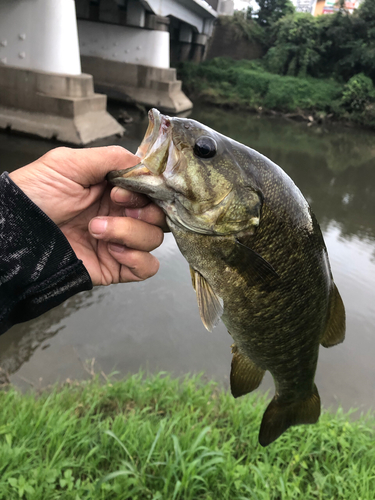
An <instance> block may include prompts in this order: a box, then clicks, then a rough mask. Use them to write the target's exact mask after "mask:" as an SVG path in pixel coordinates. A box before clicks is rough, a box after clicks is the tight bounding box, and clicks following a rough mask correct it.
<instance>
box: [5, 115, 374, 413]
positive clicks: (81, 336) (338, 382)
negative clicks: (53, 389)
mask: <svg viewBox="0 0 375 500" xmlns="http://www.w3.org/2000/svg"><path fill="white" fill-rule="evenodd" d="M192 117H194V118H196V119H198V120H199V121H202V122H203V123H206V124H207V125H209V126H211V127H213V128H215V129H217V130H218V131H220V132H222V133H224V134H226V135H229V136H231V137H233V138H234V139H236V140H238V141H240V142H243V143H245V144H247V145H249V146H251V147H253V148H255V149H257V150H258V151H260V152H262V153H263V154H265V155H266V156H268V157H270V158H271V159H272V160H273V161H275V162H276V163H278V164H279V165H281V166H282V167H283V168H284V169H285V170H286V171H287V172H288V174H289V175H290V176H291V177H292V178H293V179H294V181H295V182H296V184H297V185H298V186H299V187H300V189H301V190H302V192H303V193H304V195H305V196H306V198H307V199H308V201H309V202H310V204H311V206H312V208H313V211H314V212H315V214H316V216H317V218H318V220H319V221H320V224H321V227H322V230H323V233H324V237H325V241H326V244H327V247H328V251H329V255H330V261H331V265H332V270H333V274H334V277H335V281H336V283H337V286H338V288H339V290H340V292H341V295H342V297H343V300H344V303H345V306H346V310H347V338H346V340H345V342H344V344H342V345H340V346H336V347H334V348H331V349H324V348H321V352H320V359H319V364H318V370H317V376H316V382H317V385H318V387H319V391H320V394H321V397H322V401H323V404H324V405H325V406H326V407H329V406H337V405H338V404H342V405H343V406H344V407H345V408H348V407H351V406H355V407H358V408H360V409H362V410H366V409H368V408H370V407H374V401H375V363H374V357H375V134H374V133H371V132H366V131H363V130H356V129H344V128H341V127H331V128H325V127H317V126H313V127H310V128H309V127H307V126H306V124H297V123H293V122H288V121H286V120H284V119H275V118H258V117H256V116H252V115H240V114H239V113H237V112H235V113H234V112H229V111H223V110H216V109H208V108H204V107H200V106H197V107H196V110H195V111H194V112H193V115H192ZM146 125H147V119H146V118H144V119H140V118H139V117H138V121H137V122H136V123H133V124H131V125H128V126H127V133H126V135H125V137H123V138H121V139H116V140H112V141H98V142H97V143H96V145H102V144H109V143H110V142H112V143H113V142H115V143H118V144H122V145H123V146H125V147H127V148H128V149H130V150H132V151H135V150H136V148H137V145H138V143H139V141H140V140H141V138H142V136H143V134H144V131H145V129H146ZM55 146H57V144H51V143H49V142H45V141H41V140H35V139H30V138H24V137H16V136H12V135H8V134H0V166H1V168H2V169H3V170H8V171H10V170H12V169H14V168H17V167H19V166H22V165H24V164H26V163H28V162H30V161H32V160H33V159H35V158H37V157H39V156H40V155H42V154H43V153H44V152H45V151H47V150H48V149H50V148H52V147H55ZM155 255H156V256H157V257H158V258H159V260H160V261H161V268H160V271H159V273H158V275H157V276H155V277H154V278H152V279H151V280H148V281H146V282H143V283H137V284H126V285H116V286H111V287H108V288H96V289H95V290H93V291H91V292H87V293H82V294H80V295H77V296H75V297H72V298H71V299H70V300H68V301H67V302H65V303H64V304H62V305H61V306H60V307H57V308H56V309H54V310H52V311H50V312H48V313H47V314H45V315H44V316H42V317H40V318H37V319H35V320H33V321H30V322H28V323H25V324H22V325H17V326H15V327H13V328H12V329H11V330H10V331H9V332H7V333H6V334H5V335H3V336H2V337H0V366H1V368H2V369H3V370H4V372H7V373H9V375H10V379H11V380H12V382H14V383H16V384H18V385H21V386H27V385H28V384H33V385H34V386H36V387H38V386H43V385H46V384H49V383H52V382H55V381H57V380H64V379H66V378H67V377H70V378H74V377H78V378H81V377H85V376H87V373H86V371H85V370H84V368H83V365H84V361H85V360H87V359H92V358H95V360H96V362H95V366H96V367H97V369H98V370H103V371H104V372H105V373H109V372H111V371H112V370H117V371H118V372H120V373H121V374H127V373H132V372H135V371H138V370H139V369H140V368H144V369H147V370H150V371H158V370H168V371H172V372H174V373H175V374H181V373H187V372H202V371H203V372H205V373H206V375H207V377H210V378H215V379H216V380H218V381H220V382H222V383H224V384H225V386H228V377H229V369H230V359H231V354H230V348H229V346H230V344H231V338H230V337H229V335H228V333H227V332H226V329H225V327H224V326H223V325H222V324H221V325H219V326H218V327H217V328H216V329H215V330H214V332H213V333H208V332H207V331H206V330H205V329H204V327H203V325H202V324H201V321H200V318H199V313H198V309H197V305H196V299H195V293H194V291H193V289H192V287H191V283H190V274H189V270H188V265H187V263H186V262H185V260H184V259H183V257H182V256H181V255H180V254H179V251H178V249H177V247H176V245H175V243H174V240H173V237H172V236H171V235H170V234H169V235H166V237H165V241H164V243H163V245H162V247H161V248H159V249H158V250H157V251H156V252H155ZM272 385H273V384H272V380H271V377H270V376H266V378H265V380H264V382H263V383H262V386H261V388H262V389H268V388H271V387H272Z"/></svg>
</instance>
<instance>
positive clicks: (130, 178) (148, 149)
mask: <svg viewBox="0 0 375 500" xmlns="http://www.w3.org/2000/svg"><path fill="white" fill-rule="evenodd" d="M148 118H149V123H148V127H147V130H146V134H145V136H144V138H143V141H142V142H141V144H140V146H139V148H138V150H137V152H136V156H138V157H139V158H140V159H141V162H140V163H139V164H138V165H135V166H134V167H131V168H127V169H123V170H113V171H112V172H109V173H108V175H107V180H108V181H109V182H110V183H111V184H114V185H116V186H121V187H124V188H125V189H127V188H128V189H132V190H134V191H138V192H147V186H146V185H148V186H150V185H151V184H152V185H153V186H155V185H156V184H158V185H160V183H161V182H163V181H162V179H161V177H159V176H161V174H162V173H163V171H164V169H165V166H166V163H167V159H168V149H169V145H170V143H171V140H172V124H171V119H170V118H169V117H168V116H164V115H162V114H161V113H160V112H159V111H158V110H157V109H155V108H153V109H151V110H150V111H149V113H148ZM151 177H153V179H152V180H151ZM156 177H159V179H158V181H156ZM142 184H143V185H142ZM137 187H138V189H137ZM145 189H146V191H145Z"/></svg>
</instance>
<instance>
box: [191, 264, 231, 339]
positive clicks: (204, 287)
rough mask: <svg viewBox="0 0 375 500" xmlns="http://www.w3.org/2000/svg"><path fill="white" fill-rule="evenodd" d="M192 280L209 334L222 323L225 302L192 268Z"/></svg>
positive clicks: (200, 312) (202, 318)
mask: <svg viewBox="0 0 375 500" xmlns="http://www.w3.org/2000/svg"><path fill="white" fill-rule="evenodd" d="M190 273H191V280H192V283H193V287H194V289H195V291H196V294H197V300H198V307H199V314H200V316H201V320H202V322H203V324H204V326H205V327H206V329H207V330H208V331H209V332H212V329H213V328H214V327H215V326H216V325H217V324H218V322H219V321H220V318H221V315H222V314H223V301H222V299H221V297H219V296H218V295H217V294H216V293H215V292H214V291H213V289H212V288H211V285H210V284H209V283H208V282H207V281H206V279H205V278H204V277H203V276H202V275H201V273H199V272H198V271H196V270H195V269H193V268H192V267H190Z"/></svg>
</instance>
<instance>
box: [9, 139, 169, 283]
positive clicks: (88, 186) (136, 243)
mask: <svg viewBox="0 0 375 500" xmlns="http://www.w3.org/2000/svg"><path fill="white" fill-rule="evenodd" d="M137 163H139V158H137V157H136V156H135V155H133V154H132V153H130V152H129V151H127V150H126V149H124V148H122V147H120V146H108V147H100V148H85V149H70V148H64V147H63V148H56V149H53V150H51V151H49V152H48V153H46V154H45V155H44V156H42V157H41V158H39V159H38V160H36V161H34V162H33V163H30V164H29V165H26V166H25V167H22V168H20V169H18V170H15V171H14V172H11V173H10V175H9V176H10V177H11V179H12V180H13V182H15V183H16V184H17V185H18V186H19V187H20V188H21V189H22V191H23V192H24V193H25V194H26V195H27V196H28V197H29V198H30V199H31V200H32V201H33V202H34V203H35V204H36V205H38V206H39V208H41V209H42V210H43V212H45V213H46V214H47V215H48V216H49V217H50V218H51V219H52V220H53V221H54V222H55V224H57V225H58V226H59V228H60V229H61V231H62V232H63V233H64V234H65V236H66V238H67V239H68V241H69V243H70V245H71V246H72V248H73V250H74V252H75V253H76V255H77V257H78V258H79V259H81V260H82V261H83V264H84V265H85V267H86V269H87V271H88V272H89V274H90V277H91V281H92V283H93V285H109V284H111V283H126V282H130V281H142V280H144V279H146V278H149V277H151V276H153V275H154V274H155V273H156V272H157V271H158V269H159V262H158V260H157V259H156V258H155V257H154V256H153V255H151V254H150V253H149V252H150V251H151V250H154V249H155V248H157V247H158V246H159V245H160V244H161V243H162V241H163V230H162V228H165V227H166V225H165V217H164V215H163V213H162V211H161V210H160V209H159V208H158V207H157V206H156V205H154V204H153V203H150V200H149V199H148V198H146V197H145V196H143V195H139V194H136V193H131V192H130V191H126V190H124V189H121V188H118V187H116V188H113V189H111V186H109V185H108V184H107V182H106V181H105V176H106V174H107V173H108V172H110V171H111V170H117V169H122V168H128V167H132V166H134V165H136V164H137ZM124 215H125V216H126V217H124Z"/></svg>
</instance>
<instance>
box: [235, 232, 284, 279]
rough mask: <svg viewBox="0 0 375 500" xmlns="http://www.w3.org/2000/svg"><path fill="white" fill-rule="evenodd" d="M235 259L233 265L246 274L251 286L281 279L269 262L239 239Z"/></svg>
mask: <svg viewBox="0 0 375 500" xmlns="http://www.w3.org/2000/svg"><path fill="white" fill-rule="evenodd" d="M233 257H234V258H233V264H232V265H233V266H235V267H237V268H238V269H239V271H240V272H241V273H244V272H245V273H246V275H247V277H248V283H249V284H250V285H255V284H257V283H259V282H264V283H269V282H270V281H271V280H273V279H275V278H279V275H278V274H277V272H276V270H275V269H274V268H273V267H272V265H271V264H270V263H269V262H267V261H266V260H265V259H263V257H262V256H261V255H259V254H258V253H257V252H255V251H254V250H252V249H251V248H250V247H248V246H246V245H244V244H243V243H242V242H241V241H240V240H239V239H237V238H236V251H235V255H234V256H233Z"/></svg>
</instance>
